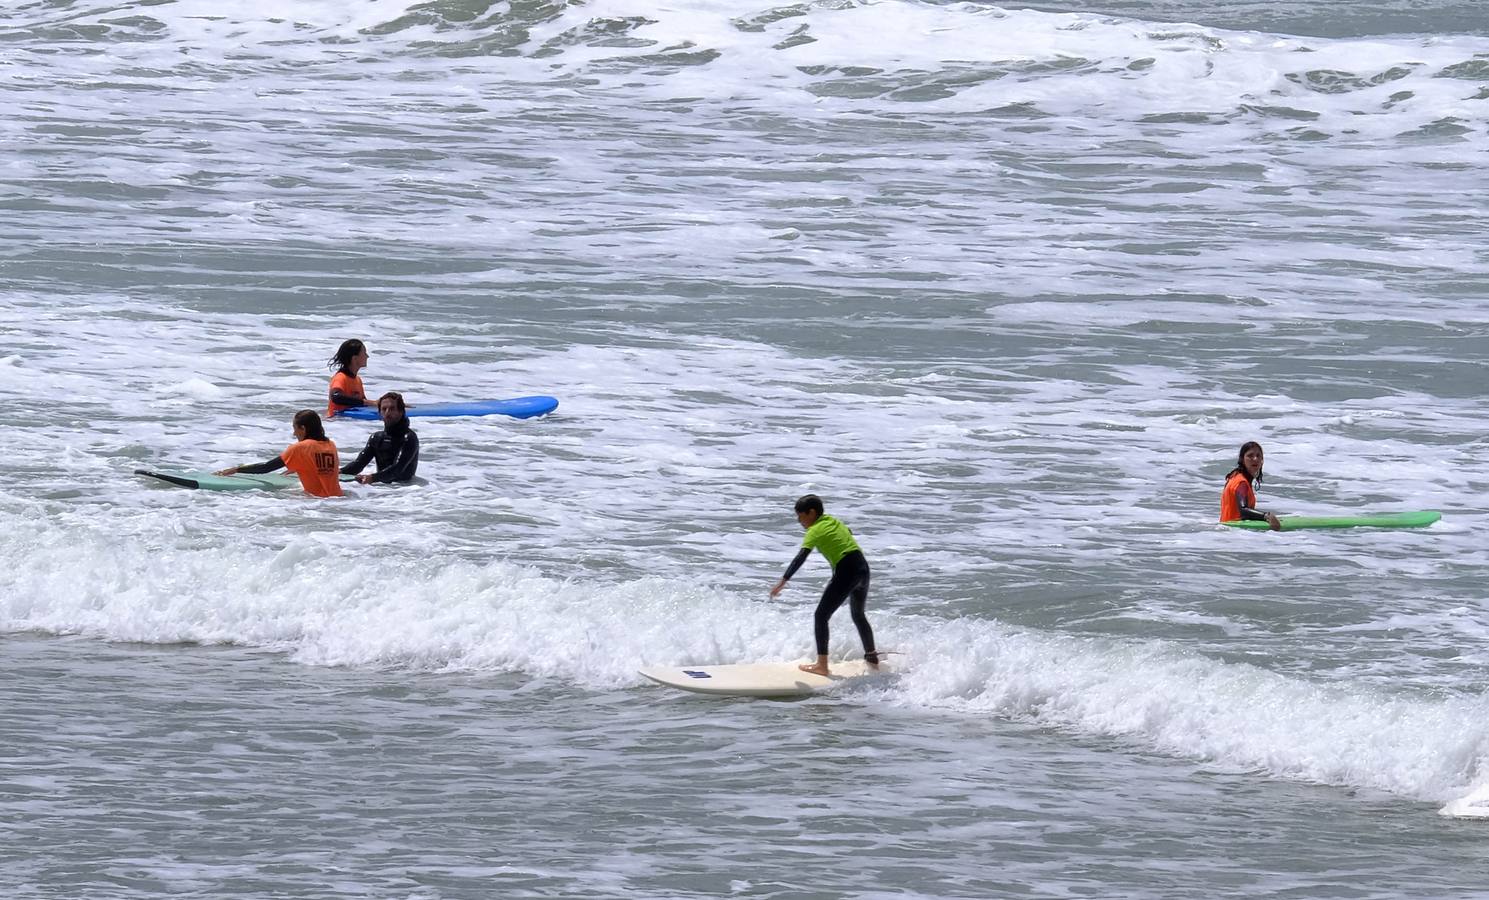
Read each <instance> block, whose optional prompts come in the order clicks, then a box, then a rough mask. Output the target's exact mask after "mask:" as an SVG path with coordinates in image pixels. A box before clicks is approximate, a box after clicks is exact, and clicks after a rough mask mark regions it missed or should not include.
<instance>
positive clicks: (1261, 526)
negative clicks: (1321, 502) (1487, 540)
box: [1220, 510, 1442, 531]
mask: <svg viewBox="0 0 1489 900" xmlns="http://www.w3.org/2000/svg"><path fill="white" fill-rule="evenodd" d="M1441 518H1442V513H1440V512H1437V511H1436V510H1416V511H1414V512H1397V513H1376V514H1375V515H1366V516H1278V517H1277V521H1279V522H1281V523H1282V530H1283V531H1299V530H1301V529H1304V528H1426V527H1427V526H1428V525H1431V524H1432V523H1433V522H1436V521H1437V520H1438V519H1441ZM1220 524H1222V525H1229V526H1230V527H1232V528H1249V529H1251V530H1252V531H1266V530H1267V523H1266V522H1253V521H1236V522H1222V523H1220Z"/></svg>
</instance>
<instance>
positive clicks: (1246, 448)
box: [1225, 441, 1264, 483]
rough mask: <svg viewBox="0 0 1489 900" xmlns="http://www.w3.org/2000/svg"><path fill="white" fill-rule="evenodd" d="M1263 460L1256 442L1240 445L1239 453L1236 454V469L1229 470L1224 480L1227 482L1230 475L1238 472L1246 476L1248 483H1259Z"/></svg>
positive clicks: (1259, 445)
mask: <svg viewBox="0 0 1489 900" xmlns="http://www.w3.org/2000/svg"><path fill="white" fill-rule="evenodd" d="M1263 460H1264V457H1263V454H1262V445H1261V444H1258V443H1257V442H1256V441H1247V442H1246V443H1244V444H1242V445H1241V449H1240V451H1239V452H1237V453H1236V467H1235V468H1234V469H1231V470H1230V472H1229V473H1228V474H1227V475H1226V476H1225V480H1226V481H1229V480H1230V477H1231V475H1234V474H1236V473H1237V472H1240V473H1241V474H1243V475H1245V476H1246V479H1247V480H1248V481H1255V482H1258V483H1260V482H1261V480H1262V462H1263Z"/></svg>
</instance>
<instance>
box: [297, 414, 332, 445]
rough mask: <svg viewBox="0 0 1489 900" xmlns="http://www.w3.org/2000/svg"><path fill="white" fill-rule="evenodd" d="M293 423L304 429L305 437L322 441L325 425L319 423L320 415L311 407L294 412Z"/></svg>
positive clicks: (324, 436)
mask: <svg viewBox="0 0 1489 900" xmlns="http://www.w3.org/2000/svg"><path fill="white" fill-rule="evenodd" d="M295 424H296V425H298V426H299V427H301V428H303V429H305V439H306V440H310V441H324V440H325V439H326V426H324V425H322V424H321V415H320V413H318V412H316V411H315V410H313V409H302V410H300V411H299V412H297V413H295Z"/></svg>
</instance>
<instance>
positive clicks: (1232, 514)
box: [1220, 441, 1282, 531]
mask: <svg viewBox="0 0 1489 900" xmlns="http://www.w3.org/2000/svg"><path fill="white" fill-rule="evenodd" d="M1261 483H1262V445H1261V444H1258V443H1257V442H1256V441H1247V442H1246V443H1244V444H1242V445H1241V452H1240V453H1237V454H1236V467H1235V468H1234V469H1231V470H1230V472H1228V473H1227V474H1226V476H1225V489H1224V490H1222V491H1221V492H1220V521H1222V522H1235V521H1246V520H1251V521H1265V522H1266V523H1267V527H1268V528H1270V529H1272V530H1273V531H1281V530H1282V523H1281V522H1279V521H1277V516H1275V515H1273V514H1272V513H1269V512H1267V511H1266V510H1262V509H1256V508H1255V507H1256V489H1255V485H1259V484H1261Z"/></svg>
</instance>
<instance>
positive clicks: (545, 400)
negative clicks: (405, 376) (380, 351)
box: [336, 397, 558, 421]
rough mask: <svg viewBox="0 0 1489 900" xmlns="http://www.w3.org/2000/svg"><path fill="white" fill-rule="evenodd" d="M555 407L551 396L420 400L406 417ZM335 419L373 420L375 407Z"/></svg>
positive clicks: (522, 412) (520, 414)
mask: <svg viewBox="0 0 1489 900" xmlns="http://www.w3.org/2000/svg"><path fill="white" fill-rule="evenodd" d="M555 409H558V399H557V398H555V397H512V398H510V399H507V400H461V401H456V402H454V403H421V404H419V405H418V406H410V407H409V408H408V415H409V418H411V419H413V418H418V417H420V416H511V417H513V418H515V419H531V418H532V417H533V416H546V415H548V414H549V413H551V412H553V411H554V410H555ZM336 418H338V419H363V420H366V421H376V420H377V410H376V409H374V408H373V407H371V406H359V407H356V408H354V409H344V410H342V411H341V412H339V413H337V414H336Z"/></svg>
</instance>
